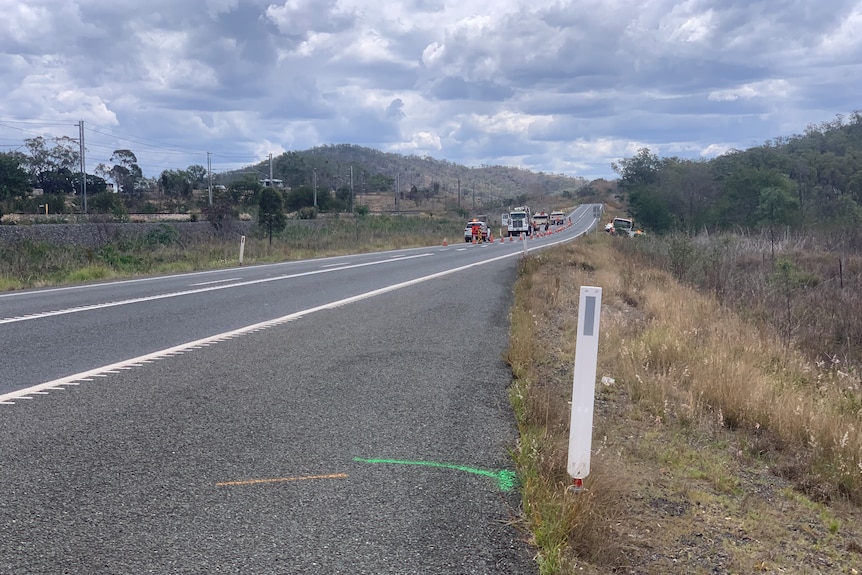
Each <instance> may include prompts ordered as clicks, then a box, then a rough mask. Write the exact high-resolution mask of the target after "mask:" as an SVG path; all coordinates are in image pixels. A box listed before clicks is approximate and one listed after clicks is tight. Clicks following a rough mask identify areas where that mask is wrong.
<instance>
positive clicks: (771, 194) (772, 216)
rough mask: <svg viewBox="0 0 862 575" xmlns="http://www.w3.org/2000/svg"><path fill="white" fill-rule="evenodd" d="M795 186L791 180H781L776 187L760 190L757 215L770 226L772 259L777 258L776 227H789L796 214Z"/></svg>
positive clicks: (784, 178) (783, 178) (785, 177)
mask: <svg viewBox="0 0 862 575" xmlns="http://www.w3.org/2000/svg"><path fill="white" fill-rule="evenodd" d="M794 188H795V186H794V185H793V182H792V181H790V178H788V177H787V176H784V177H782V178H779V182H778V183H777V184H776V185H772V186H767V187H765V188H763V189H761V190H760V198H759V201H758V204H757V210H756V215H757V218H758V220H759V221H760V223H761V224H767V225H768V226H769V240H770V243H771V245H772V257H775V226H776V225H787V224H789V223H790V219H791V217H792V216H793V215H794V213H796V211H797V210H796V208H797V203H796V194H795V193H794V191H795V190H794Z"/></svg>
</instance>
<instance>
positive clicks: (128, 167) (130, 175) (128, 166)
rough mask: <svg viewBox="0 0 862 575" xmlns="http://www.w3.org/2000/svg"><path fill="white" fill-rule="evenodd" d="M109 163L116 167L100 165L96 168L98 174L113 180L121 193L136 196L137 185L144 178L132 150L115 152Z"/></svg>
mask: <svg viewBox="0 0 862 575" xmlns="http://www.w3.org/2000/svg"><path fill="white" fill-rule="evenodd" d="M109 161H110V162H113V164H114V165H113V166H111V167H109V166H106V165H105V164H99V165H98V166H96V173H97V174H99V175H100V176H102V177H105V178H110V179H111V180H113V181H114V184H115V185H116V186H117V191H118V192H119V193H122V194H127V195H132V194H134V193H135V192H136V191H137V188H136V186H137V183H138V182H139V181H140V180H142V179H143V177H144V174H143V172H142V171H141V168H140V166H138V158H137V156H135V154H134V152H132V151H131V150H114V153H113V154H111V158H110V160H109Z"/></svg>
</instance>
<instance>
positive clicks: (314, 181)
mask: <svg viewBox="0 0 862 575" xmlns="http://www.w3.org/2000/svg"><path fill="white" fill-rule="evenodd" d="M311 181H312V187H313V188H314V207H315V208H316V207H317V170H311Z"/></svg>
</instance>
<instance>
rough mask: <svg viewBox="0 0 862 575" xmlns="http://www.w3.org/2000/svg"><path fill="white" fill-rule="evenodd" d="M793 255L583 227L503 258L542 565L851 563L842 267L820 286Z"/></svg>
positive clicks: (793, 569) (846, 305)
mask: <svg viewBox="0 0 862 575" xmlns="http://www.w3.org/2000/svg"><path fill="white" fill-rule="evenodd" d="M641 239H644V238H641ZM675 242H676V243H675ZM677 244H679V245H677ZM773 247H775V248H776V251H775V256H774V257H773V252H772V249H773ZM812 248H813V245H809V246H807V249H802V246H801V245H800V244H799V243H798V242H790V241H787V242H783V243H780V244H779V245H777V246H775V245H774V244H773V243H772V242H771V241H769V240H763V241H758V240H755V239H752V238H747V239H746V238H733V237H729V236H728V237H718V238H713V239H710V240H707V239H704V238H701V239H699V240H691V239H685V240H684V239H681V238H676V239H674V238H669V239H668V240H646V241H643V242H641V241H640V239H639V240H638V241H631V240H628V239H626V240H623V239H622V238H612V237H608V236H606V235H603V234H602V235H598V236H591V237H590V238H588V239H584V240H579V241H578V242H576V243H573V244H569V245H566V246H562V247H559V248H555V249H554V250H552V251H548V252H543V253H542V254H541V255H539V256H537V257H530V258H526V259H525V260H524V261H523V262H522V265H521V270H520V277H519V280H518V283H517V287H516V305H515V307H514V309H513V312H512V333H511V347H510V349H509V351H508V357H507V359H508V361H509V363H510V364H511V366H512V369H513V373H514V376H515V381H514V384H513V386H512V388H511V400H512V405H513V407H514V410H515V413H516V417H517V420H518V425H519V429H520V441H519V444H518V446H517V448H516V449H515V450H514V457H515V460H516V464H517V467H518V470H519V474H520V476H521V479H522V487H523V491H522V495H523V506H524V516H525V521H526V524H527V527H528V531H529V533H531V536H532V539H533V543H534V544H535V546H536V547H537V549H538V554H537V558H538V561H539V565H540V569H541V572H542V573H546V574H565V573H602V574H604V573H648V574H653V573H654V574H664V573H686V574H689V573H704V574H705V573H728V574H730V573H755V572H758V573H761V572H762V573H859V572H860V571H862V539H860V535H862V531H860V527H859V526H860V525H862V521H860V520H862V512H860V507H859V504H860V503H862V433H860V430H862V388H860V378H859V371H858V365H859V361H860V357H858V356H857V355H856V354H857V353H858V351H855V350H857V349H858V339H856V337H857V336H856V335H855V334H856V331H855V330H856V329H858V328H859V326H860V323H859V322H857V321H856V320H855V317H856V316H855V314H856V313H857V312H856V311H855V310H856V309H859V308H860V306H859V302H857V301H856V298H858V297H859V296H858V294H859V290H858V282H859V279H860V271H859V270H860V265H859V264H860V259H859V257H858V256H855V255H854V256H851V255H849V254H848V255H845V256H844V259H843V265H842V269H843V274H844V275H843V280H842V279H836V273H834V272H833V271H831V270H833V267H837V263H836V262H835V257H834V256H831V257H830V256H828V253H829V252H822V253H820V252H818V251H817V250H815V249H812ZM677 252H681V253H684V254H687V256H686V257H680V255H679V253H677ZM675 253H676V255H674V254H675ZM709 253H719V254H723V255H722V257H721V258H718V260H720V262H721V265H719V263H718V261H717V260H716V257H717V256H713V257H712V259H710V258H709V257H706V255H705V254H709ZM825 261H832V262H833V265H831V266H828V265H824V262H825ZM818 263H819V264H820V265H819V266H818V265H817V264H818ZM708 278H712V279H711V280H709V279H708ZM680 280H683V281H680ZM842 281H843V284H842V283H841V282H842ZM710 282H720V284H721V286H722V287H721V289H717V288H716V285H714V283H710ZM581 285H593V286H599V287H601V288H602V290H603V302H602V303H603V305H602V316H601V327H600V346H599V360H598V382H597V390H596V412H595V419H594V434H593V456H592V465H591V472H590V475H589V476H588V478H587V481H586V482H585V484H586V488H587V489H586V491H585V492H583V493H581V494H570V493H567V492H566V487H567V486H568V485H569V484H570V482H571V479H570V478H569V477H568V475H567V473H566V458H567V443H568V423H569V416H570V405H569V403H568V401H569V399H570V398H571V387H572V381H571V378H572V366H573V363H574V346H575V333H576V327H577V305H578V295H579V288H580V286H581ZM842 286H843V287H842ZM698 288H705V289H698ZM842 310H843V313H841V312H842ZM814 316H819V317H821V318H822V321H811V319H812V317H814ZM827 318H832V319H833V320H834V321H835V323H836V325H833V326H832V327H831V328H827V327H825V326H826V324H827V322H828V320H827ZM824 330H827V331H828V335H826V336H824V333H825V332H824Z"/></svg>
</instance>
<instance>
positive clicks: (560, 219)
mask: <svg viewBox="0 0 862 575" xmlns="http://www.w3.org/2000/svg"><path fill="white" fill-rule="evenodd" d="M565 223H566V212H561V211H558V210H557V211H553V212H551V225H552V226H561V225H563V224H565Z"/></svg>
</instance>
